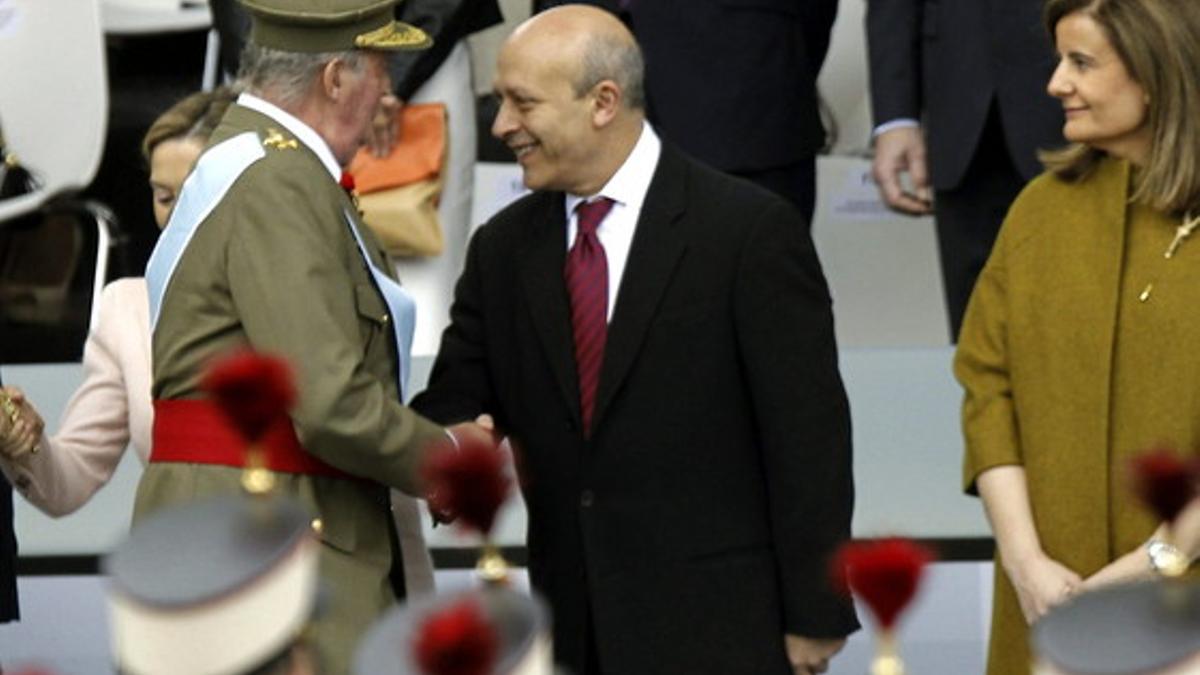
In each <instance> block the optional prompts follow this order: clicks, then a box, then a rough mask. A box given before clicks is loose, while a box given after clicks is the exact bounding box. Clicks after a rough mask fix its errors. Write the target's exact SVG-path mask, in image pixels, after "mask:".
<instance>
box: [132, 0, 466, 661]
mask: <svg viewBox="0 0 1200 675" xmlns="http://www.w3.org/2000/svg"><path fill="white" fill-rule="evenodd" d="M243 4H244V5H245V7H246V8H247V9H248V10H249V12H250V14H251V17H252V20H253V25H252V32H251V36H250V42H251V44H250V45H249V46H248V48H247V55H246V58H245V59H244V62H243V67H242V74H241V78H240V79H241V80H242V83H243V84H244V86H245V87H246V93H244V94H243V95H241V96H240V98H239V99H238V101H237V103H236V105H233V106H231V107H230V110H229V112H228V113H227V114H226V116H225V118H224V120H223V121H222V123H221V125H220V127H219V128H218V129H217V130H216V131H215V132H214V133H213V135H212V139H211V141H210V146H209V148H208V149H207V150H206V151H205V153H204V154H203V155H202V156H201V158H200V160H199V161H198V162H197V164H196V167H195V169H194V170H193V172H192V174H191V175H190V176H189V178H188V180H187V182H186V183H185V184H184V187H183V190H182V191H181V194H180V197H179V201H178V203H177V204H176V207H175V210H174V212H173V213H172V216H171V220H170V221H169V223H168V225H167V227H166V229H165V230H164V232H163V235H162V237H161V238H160V240H159V243H158V246H157V247H156V249H155V251H154V254H153V255H152V257H151V260H150V263H149V265H148V267H147V271H146V277H147V282H148V287H149V291H150V306H151V310H150V311H151V325H152V333H153V339H152V344H153V347H152V351H153V362H154V384H153V397H154V399H155V404H154V406H155V420H154V432H153V448H152V451H151V457H150V464H149V466H148V467H147V471H146V473H145V475H144V477H143V479H142V482H141V484H140V485H139V488H138V495H137V501H136V505H135V514H134V518H135V523H136V521H137V520H139V519H141V518H143V517H145V516H146V515H148V514H150V513H152V512H155V511H157V510H159V509H161V508H163V507H165V506H168V505H171V504H175V503H179V502H187V501H192V500H198V499H201V498H204V497H207V496H210V495H214V494H225V493H229V492H233V491H236V490H237V485H238V482H239V477H240V475H241V471H240V469H239V467H240V466H241V465H242V464H243V463H244V459H243V453H242V447H241V443H240V442H239V440H238V437H237V435H236V434H233V433H232V432H231V431H230V429H229V428H228V427H224V426H222V422H221V419H220V417H219V415H218V414H217V413H216V412H215V411H214V407H213V405H212V404H211V402H210V401H208V400H207V399H205V398H204V396H203V394H202V393H201V391H200V379H201V372H202V370H203V368H204V366H205V365H206V364H207V363H208V362H210V361H211V360H212V359H213V358H215V357H217V356H219V355H222V354H224V353H227V352H230V351H233V350H236V349H241V348H250V349H253V350H257V351H260V352H266V353H271V354H275V355H278V356H282V357H284V358H286V359H288V360H289V361H290V362H291V364H292V367H293V368H294V371H295V379H296V384H297V389H298V391H299V398H298V401H297V405H296V407H295V409H294V410H293V411H292V414H291V424H288V425H282V427H278V428H275V429H273V430H271V431H270V432H269V433H268V435H267V436H266V437H265V438H264V440H263V445H264V446H266V447H267V449H268V452H267V453H266V463H267V468H269V469H271V470H273V471H275V472H277V473H279V474H280V479H279V480H280V483H281V487H282V490H283V492H284V493H286V494H289V495H291V496H293V497H295V498H297V499H299V500H300V501H301V502H302V503H304V504H305V505H306V506H307V507H308V508H309V509H310V510H311V511H312V512H313V514H314V515H315V517H316V519H315V520H314V527H316V528H319V529H320V534H321V542H322V548H321V556H320V558H321V559H320V566H321V575H322V577H323V579H324V580H325V582H326V583H327V584H328V586H329V588H330V591H331V593H330V602H329V606H328V607H327V609H326V611H324V612H323V613H322V618H321V620H320V621H318V622H317V624H316V626H315V631H314V637H315V640H314V642H315V646H316V650H317V654H318V658H319V659H320V661H321V664H320V665H321V672H324V673H333V674H337V673H343V672H345V671H346V669H347V663H348V661H349V658H350V653H351V650H352V649H353V647H354V644H355V643H356V641H357V640H358V638H359V637H360V636H361V634H362V633H363V632H364V631H365V629H366V628H367V626H368V625H369V624H370V623H371V621H372V620H373V619H374V618H375V617H376V616H377V615H378V614H379V613H380V612H382V611H383V610H384V609H386V608H387V607H388V606H389V605H390V604H391V603H392V601H393V597H394V592H393V588H392V586H391V584H390V581H389V572H390V570H391V567H392V565H393V560H394V559H398V558H399V551H398V550H397V549H398V545H397V544H396V537H395V532H394V529H393V525H392V522H391V519H390V518H389V506H388V487H396V488H399V489H402V490H404V491H406V492H409V493H410V494H415V493H416V492H417V485H416V474H417V468H418V466H419V465H420V463H421V461H422V459H423V457H424V455H425V453H426V452H427V451H428V447H429V446H430V444H431V443H433V442H435V441H439V440H441V441H444V440H445V439H446V435H447V433H449V434H450V436H451V437H452V438H454V437H462V435H463V434H478V433H484V432H482V431H481V430H480V429H479V428H478V427H476V426H474V425H473V424H466V425H460V426H458V427H455V428H452V429H450V430H444V429H443V428H441V427H440V426H438V425H435V424H434V423H432V422H430V421H428V420H426V419H424V418H422V417H420V416H418V415H417V414H415V413H413V412H412V411H411V410H409V409H408V408H407V407H405V406H404V405H403V404H402V403H401V401H402V398H401V396H402V394H403V393H404V388H405V385H406V380H407V376H408V371H409V364H408V350H409V347H410V345H411V340H412V330H413V315H414V312H413V310H414V308H413V303H412V300H411V298H409V297H408V295H407V293H406V292H405V291H404V289H403V288H401V287H400V285H399V284H398V283H397V282H396V280H395V279H394V278H392V275H393V273H392V272H391V271H390V270H391V269H392V267H391V265H389V264H388V263H387V261H386V259H385V256H384V254H383V252H382V250H381V249H380V247H379V245H378V244H377V242H376V241H375V239H374V238H373V237H372V235H371V233H370V232H369V230H368V229H367V228H366V227H365V226H364V225H363V223H362V221H361V219H360V217H359V214H358V213H357V210H356V209H355V205H354V203H353V201H352V199H351V198H350V197H349V196H348V195H347V192H346V190H344V189H343V183H340V179H341V176H342V173H341V167H342V166H343V165H345V164H347V163H348V162H349V160H350V159H351V157H352V156H353V155H354V153H355V152H356V150H357V149H358V147H359V146H360V144H361V143H362V141H363V138H364V136H365V134H366V132H367V130H368V128H369V126H370V123H371V119H372V116H373V115H374V114H375V113H376V111H377V109H378V108H379V107H380V106H381V105H385V104H387V103H389V102H390V103H391V104H392V105H394V104H395V102H394V99H390V94H389V93H388V92H389V91H390V83H389V81H388V74H387V73H388V70H387V65H388V64H387V57H386V52H387V51H389V50H402V49H419V48H422V47H424V46H426V45H427V44H428V42H429V39H428V37H427V36H426V35H425V34H424V33H422V32H421V31H420V30H418V29H416V28H414V27H412V26H408V25H405V24H402V23H399V22H396V21H395V20H394V19H393V10H394V7H395V4H396V0H243ZM284 427H285V428H284Z"/></svg>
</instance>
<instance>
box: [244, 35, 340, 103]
mask: <svg viewBox="0 0 1200 675" xmlns="http://www.w3.org/2000/svg"><path fill="white" fill-rule="evenodd" d="M362 54H363V53H362V52H361V51H358V50H353V49H351V50H347V51H340V52H314V53H305V52H288V51H283V50H279V49H272V48H270V47H262V46H259V45H256V44H254V43H253V42H247V43H246V47H245V49H243V50H242V61H241V64H242V65H241V68H240V69H239V70H238V77H237V84H238V86H240V87H242V88H244V89H245V90H246V91H248V92H250V93H251V94H255V95H257V96H262V95H263V94H268V96H269V99H270V100H271V102H272V103H276V104H278V105H279V106H280V107H283V108H288V107H291V106H294V105H296V104H298V103H300V101H302V100H303V99H304V97H305V96H307V95H308V91H309V89H310V88H311V87H312V83H313V80H314V79H315V78H316V77H317V76H318V74H319V73H320V72H321V69H322V68H324V67H325V64H327V63H329V62H330V61H333V60H335V59H340V60H341V61H342V62H344V63H345V64H346V65H347V66H349V67H350V69H351V70H353V71H355V72H359V71H361V70H362V67H363V63H364V60H363V58H362Z"/></svg>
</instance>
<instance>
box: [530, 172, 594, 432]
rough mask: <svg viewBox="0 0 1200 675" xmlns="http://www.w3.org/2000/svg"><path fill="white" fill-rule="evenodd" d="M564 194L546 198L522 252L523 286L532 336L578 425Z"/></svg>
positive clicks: (576, 381)
mask: <svg viewBox="0 0 1200 675" xmlns="http://www.w3.org/2000/svg"><path fill="white" fill-rule="evenodd" d="M563 209H564V206H563V196H562V194H561V193H553V194H547V195H546V198H545V199H544V200H543V204H542V205H541V208H540V214H539V215H538V217H537V222H535V223H533V224H532V225H531V226H530V230H529V239H528V241H527V243H526V244H525V246H524V248H523V249H522V250H521V253H520V255H521V258H520V259H521V283H522V285H523V287H524V292H525V298H526V300H527V301H528V302H529V310H530V313H531V315H532V323H533V327H534V330H535V331H536V332H537V335H538V339H539V340H540V341H541V343H542V348H543V349H544V350H545V352H546V360H547V361H549V362H550V369H551V370H552V371H553V372H554V379H555V380H556V381H557V382H558V386H559V389H560V390H561V391H562V395H563V398H564V399H566V401H567V404H568V406H569V407H570V409H571V411H572V414H573V415H574V417H575V421H576V422H577V423H579V422H580V421H581V420H582V415H581V414H580V411H579V384H578V376H577V375H576V373H575V353H574V343H573V341H572V338H571V314H570V309H569V307H568V305H567V291H566V287H565V286H564V284H563V264H564V262H565V260H566V255H567V223H566V215H565V212H564V211H563Z"/></svg>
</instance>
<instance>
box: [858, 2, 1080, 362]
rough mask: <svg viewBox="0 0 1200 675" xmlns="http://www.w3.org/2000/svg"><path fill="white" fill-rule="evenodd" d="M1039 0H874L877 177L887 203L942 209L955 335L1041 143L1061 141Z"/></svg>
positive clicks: (1035, 167)
mask: <svg viewBox="0 0 1200 675" xmlns="http://www.w3.org/2000/svg"><path fill="white" fill-rule="evenodd" d="M1042 4H1043V3H1042V0H945V1H942V2H938V1H936V0H868V2H867V47H868V52H869V58H870V75H871V101H872V106H873V108H874V117H875V124H876V127H875V162H874V167H873V170H874V173H875V180H876V182H878V183H879V190H880V193H881V194H882V195H883V197H884V200H885V201H886V202H887V203H888V205H890V206H891V207H892V208H894V209H896V210H899V211H901V212H905V213H910V214H914V215H921V214H926V213H929V212H931V211H932V212H933V213H934V216H935V218H936V219H937V233H938V248H939V252H940V255H941V261H942V278H943V281H944V285H945V293H946V308H947V311H948V314H949V317H950V337H951V339H952V340H954V339H956V338H957V336H958V329H959V326H960V325H961V323H962V316H963V312H964V311H965V309H966V305H967V300H968V299H969V298H970V296H971V290H972V289H973V288H974V287H975V277H977V276H978V275H979V271H980V270H981V269H982V268H983V263H984V262H986V260H987V257H988V254H989V253H990V252H991V249H992V242H993V241H994V240H995V238H996V233H997V232H998V231H999V229H1000V223H1001V221H1002V220H1003V219H1004V215H1005V213H1006V212H1007V211H1008V206H1009V204H1010V203H1011V202H1012V200H1013V198H1014V197H1016V195H1017V193H1018V192H1019V191H1020V190H1021V188H1022V187H1023V186H1024V185H1025V182H1026V181H1028V180H1029V179H1030V178H1033V177H1034V176H1036V175H1037V174H1038V173H1040V172H1041V170H1042V169H1041V164H1040V163H1039V162H1038V159H1037V150H1038V149H1039V148H1050V147H1055V146H1058V145H1061V144H1062V143H1063V140H1062V125H1063V115H1062V109H1061V106H1060V105H1059V104H1058V103H1057V102H1056V101H1055V100H1054V99H1053V98H1051V97H1050V96H1049V95H1048V94H1047V93H1046V84H1047V82H1048V81H1049V79H1050V73H1051V71H1052V70H1053V68H1054V58H1053V54H1052V50H1051V47H1050V41H1049V39H1048V37H1047V36H1046V32H1045V29H1044V28H1043V27H1042V23H1041V20H1040V11H1041V6H1042ZM904 173H907V174H908V176H909V178H910V179H911V180H910V181H909V184H908V185H907V186H906V185H905V184H904V183H903V182H902V181H901V174H904Z"/></svg>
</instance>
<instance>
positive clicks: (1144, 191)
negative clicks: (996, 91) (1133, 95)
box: [1039, 0, 1200, 214]
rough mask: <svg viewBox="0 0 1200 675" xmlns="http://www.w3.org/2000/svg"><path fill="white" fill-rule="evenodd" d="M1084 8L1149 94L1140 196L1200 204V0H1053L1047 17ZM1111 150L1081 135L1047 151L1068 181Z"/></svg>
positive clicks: (1168, 205)
mask: <svg viewBox="0 0 1200 675" xmlns="http://www.w3.org/2000/svg"><path fill="white" fill-rule="evenodd" d="M1076 12H1082V13H1083V14H1085V15H1087V16H1088V17H1089V18H1091V19H1092V20H1093V21H1095V22H1096V24H1097V25H1099V26H1100V28H1101V30H1103V31H1104V34H1105V37H1107V38H1108V41H1109V43H1110V44H1111V45H1112V47H1113V49H1114V50H1115V51H1116V52H1117V55H1118V56H1119V57H1120V59H1121V63H1122V64H1124V66H1125V69H1126V70H1128V71H1129V75H1130V77H1132V78H1133V79H1134V81H1136V82H1137V83H1138V84H1139V85H1141V87H1142V89H1143V90H1144V91H1145V92H1146V96H1147V98H1148V99H1149V103H1148V107H1147V118H1148V119H1147V124H1149V126H1150V132H1151V141H1150V153H1149V155H1148V157H1147V161H1146V164H1145V166H1142V167H1141V170H1140V171H1138V172H1137V174H1136V177H1135V184H1134V190H1133V195H1132V197H1131V199H1132V200H1133V201H1137V202H1141V203H1145V204H1148V205H1150V206H1152V207H1154V208H1157V209H1160V210H1162V211H1166V212H1168V213H1175V214H1181V213H1185V212H1188V211H1200V116H1198V115H1197V112H1196V111H1198V110H1200V3H1198V2H1197V1H1196V0H1047V2H1046V6H1045V10H1044V12H1043V22H1044V24H1045V26H1046V30H1047V31H1049V33H1050V39H1051V40H1052V41H1053V40H1054V34H1055V28H1056V27H1057V26H1058V22H1059V21H1061V20H1062V19H1063V18H1064V17H1066V16H1067V15H1069V14H1074V13H1076ZM1104 156H1105V153H1104V151H1102V150H1099V149H1097V148H1093V147H1090V146H1087V145H1085V144H1082V143H1074V144H1071V145H1069V146H1067V147H1065V148H1062V149H1060V150H1054V151H1043V152H1041V153H1039V157H1040V158H1041V160H1042V163H1043V164H1045V165H1046V168H1047V169H1049V170H1050V171H1051V172H1053V173H1054V174H1055V175H1057V176H1059V177H1061V178H1063V179H1064V180H1068V181H1077V180H1080V179H1081V178H1083V177H1085V176H1087V175H1088V174H1089V173H1090V172H1091V170H1092V169H1093V168H1094V167H1095V165H1096V164H1097V162H1099V161H1100V159H1101V158H1102V157H1104Z"/></svg>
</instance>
